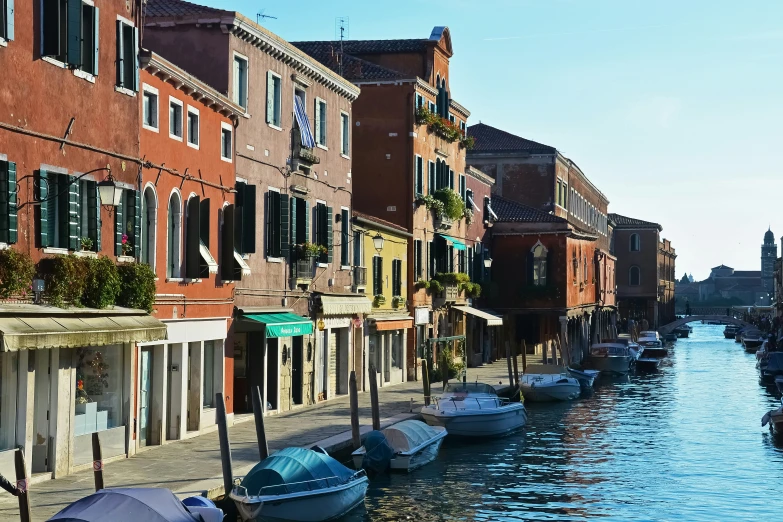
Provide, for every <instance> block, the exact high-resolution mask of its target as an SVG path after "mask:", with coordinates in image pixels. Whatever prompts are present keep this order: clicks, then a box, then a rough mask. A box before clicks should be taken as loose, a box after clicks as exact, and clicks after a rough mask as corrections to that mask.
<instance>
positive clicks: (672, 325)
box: [658, 315, 753, 335]
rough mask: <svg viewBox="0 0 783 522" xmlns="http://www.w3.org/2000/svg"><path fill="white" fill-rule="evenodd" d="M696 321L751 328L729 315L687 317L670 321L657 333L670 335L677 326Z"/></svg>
mask: <svg viewBox="0 0 783 522" xmlns="http://www.w3.org/2000/svg"><path fill="white" fill-rule="evenodd" d="M696 321H704V322H705V323H706V322H708V321H720V322H723V323H731V324H736V325H737V326H741V327H743V328H744V327H746V326H753V325H751V324H750V323H747V322H745V321H743V320H742V319H737V318H735V317H732V316H730V315H689V316H687V317H683V318H682V319H677V320H676V321H672V322H671V323H669V324H666V325H663V326H661V327H660V328H658V331H659V332H660V333H662V334H664V335H665V334H667V333H671V332H672V331H673V330H674V329H675V328H677V327H679V326H682V325H684V324H688V323H693V322H696Z"/></svg>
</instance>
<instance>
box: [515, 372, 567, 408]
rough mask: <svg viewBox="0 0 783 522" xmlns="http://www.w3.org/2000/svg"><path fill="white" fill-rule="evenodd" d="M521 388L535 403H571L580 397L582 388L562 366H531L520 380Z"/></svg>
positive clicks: (526, 396) (525, 395) (526, 397)
mask: <svg viewBox="0 0 783 522" xmlns="http://www.w3.org/2000/svg"><path fill="white" fill-rule="evenodd" d="M519 387H520V388H521V389H522V394H523V396H524V397H525V399H527V400H531V401H533V402H551V401H570V400H572V399H576V398H577V397H579V394H580V393H581V391H582V386H581V385H580V384H579V381H578V380H576V379H575V378H573V377H571V376H570V375H569V374H568V371H567V370H566V369H565V368H563V367H562V366H557V365H554V364H529V365H528V366H527V368H525V373H524V374H522V376H521V377H520V378H519Z"/></svg>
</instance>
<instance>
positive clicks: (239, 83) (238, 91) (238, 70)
mask: <svg viewBox="0 0 783 522" xmlns="http://www.w3.org/2000/svg"><path fill="white" fill-rule="evenodd" d="M231 94H232V95H231V101H233V102H234V103H236V104H237V105H239V106H240V107H242V108H243V109H245V110H247V58H245V57H242V56H238V55H236V54H235V55H234V83H233V91H232V93H231Z"/></svg>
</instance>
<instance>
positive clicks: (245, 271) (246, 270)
mask: <svg viewBox="0 0 783 522" xmlns="http://www.w3.org/2000/svg"><path fill="white" fill-rule="evenodd" d="M234 261H236V262H237V264H238V265H239V268H241V269H242V275H243V276H249V275H250V266H249V265H248V264H247V263H245V260H244V259H242V256H241V255H239V252H237V251H236V250H234Z"/></svg>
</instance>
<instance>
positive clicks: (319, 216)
mask: <svg viewBox="0 0 783 522" xmlns="http://www.w3.org/2000/svg"><path fill="white" fill-rule="evenodd" d="M332 214H333V210H332V207H329V206H327V205H325V204H323V203H318V204H317V205H316V212H315V215H316V223H315V243H316V244H318V245H321V246H323V247H326V253H325V254H321V255H320V256H319V257H318V262H319V263H331V262H332V255H333V252H332V250H333V243H334V241H333V237H332Z"/></svg>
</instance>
